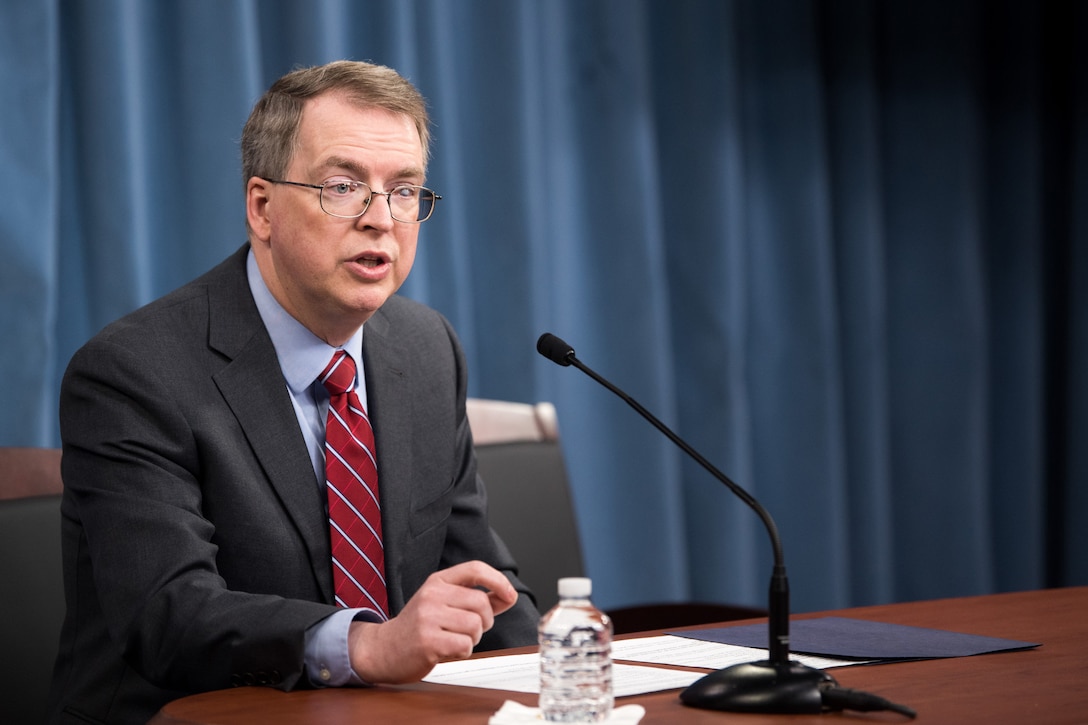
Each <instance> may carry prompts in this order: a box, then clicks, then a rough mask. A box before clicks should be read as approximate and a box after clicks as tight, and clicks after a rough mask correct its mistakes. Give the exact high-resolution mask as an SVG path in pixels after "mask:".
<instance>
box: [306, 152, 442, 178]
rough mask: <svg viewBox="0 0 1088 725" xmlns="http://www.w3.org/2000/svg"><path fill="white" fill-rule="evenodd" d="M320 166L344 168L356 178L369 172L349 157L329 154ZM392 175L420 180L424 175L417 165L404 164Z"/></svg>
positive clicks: (362, 176) (324, 167) (364, 176)
mask: <svg viewBox="0 0 1088 725" xmlns="http://www.w3.org/2000/svg"><path fill="white" fill-rule="evenodd" d="M320 168H323V169H333V168H337V169H345V170H346V171H349V172H351V174H353V175H354V176H355V177H356V178H358V179H363V178H366V176H367V174H368V173H369V169H368V168H367V167H366V166H362V165H360V164H358V163H356V162H355V161H352V160H351V159H347V158H344V157H342V156H330V157H329V158H327V159H325V161H324V162H323V163H322V164H321V166H320ZM392 176H393V178H396V179H403V178H413V179H419V180H420V182H422V181H423V177H424V175H423V170H422V169H420V168H419V167H418V166H406V167H404V168H402V169H400V170H399V171H397V172H396V173H394V174H393V175H392Z"/></svg>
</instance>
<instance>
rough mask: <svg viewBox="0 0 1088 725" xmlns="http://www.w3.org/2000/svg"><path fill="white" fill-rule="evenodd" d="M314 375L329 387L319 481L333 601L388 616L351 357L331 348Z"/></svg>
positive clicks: (368, 434) (370, 446)
mask: <svg viewBox="0 0 1088 725" xmlns="http://www.w3.org/2000/svg"><path fill="white" fill-rule="evenodd" d="M319 379H320V381H321V383H322V384H323V385H324V386H325V389H326V390H328V391H329V415H328V418H327V419H326V423H325V485H326V489H327V493H328V496H329V532H330V543H331V545H332V575H333V576H332V578H333V585H334V588H335V590H336V603H337V604H339V605H340V606H341V607H347V608H355V607H367V608H370V609H375V610H377V611H378V612H380V613H381V615H382V617H383V618H388V616H389V606H388V603H387V598H386V590H385V554H384V552H383V550H382V516H381V507H380V505H379V503H378V466H377V463H376V459H375V457H374V431H373V429H371V427H370V420H369V419H368V418H367V415H366V411H364V410H363V406H362V404H361V403H360V402H359V396H358V395H356V394H355V362H354V361H353V360H352V359H351V356H350V355H348V354H347V353H346V352H344V351H343V350H337V351H336V353H335V354H333V356H332V360H331V361H330V362H329V365H328V367H326V368H325V371H324V372H323V373H321V377H320V378H319Z"/></svg>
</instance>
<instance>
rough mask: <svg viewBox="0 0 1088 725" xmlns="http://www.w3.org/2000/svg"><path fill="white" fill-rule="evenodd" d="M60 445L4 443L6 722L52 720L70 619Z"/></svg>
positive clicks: (0, 606)
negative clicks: (56, 666) (54, 679)
mask: <svg viewBox="0 0 1088 725" xmlns="http://www.w3.org/2000/svg"><path fill="white" fill-rule="evenodd" d="M60 493H61V479H60V450H59V449H55V448H0V592H2V593H0V622H2V624H0V722H2V723H40V722H44V721H45V710H46V698H47V696H48V693H49V680H50V678H51V676H52V673H53V660H54V659H55V658H56V654H57V643H58V641H59V639H60V627H61V623H62V621H63V620H64V607H65V605H64V584H63V580H62V577H61V557H60Z"/></svg>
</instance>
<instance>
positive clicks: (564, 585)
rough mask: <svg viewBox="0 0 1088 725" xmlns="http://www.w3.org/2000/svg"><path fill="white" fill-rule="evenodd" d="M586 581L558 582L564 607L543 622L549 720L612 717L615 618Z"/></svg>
mask: <svg viewBox="0 0 1088 725" xmlns="http://www.w3.org/2000/svg"><path fill="white" fill-rule="evenodd" d="M592 591H593V584H592V582H591V581H590V580H589V579H586V578H584V577H569V578H564V579H560V580H559V603H558V604H556V605H555V607H553V608H552V610H551V611H550V612H548V613H547V614H545V615H544V616H543V617H542V618H541V620H540V629H539V631H538V634H539V636H538V640H539V642H540V711H541V714H543V716H544V719H545V720H547V721H549V722H600V721H602V720H607V719H608V716H609V715H610V714H611V713H612V700H613V698H612V620H610V619H609V618H608V615H607V614H605V613H604V612H602V611H600V610H599V609H597V608H596V607H594V606H593V603H592V602H591V601H590V599H589V596H590V594H591V593H592Z"/></svg>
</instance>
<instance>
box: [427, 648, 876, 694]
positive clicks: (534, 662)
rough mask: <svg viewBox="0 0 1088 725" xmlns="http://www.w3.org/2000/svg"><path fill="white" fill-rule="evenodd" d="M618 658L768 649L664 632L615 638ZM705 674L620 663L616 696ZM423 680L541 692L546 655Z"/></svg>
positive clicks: (698, 658) (748, 653)
mask: <svg viewBox="0 0 1088 725" xmlns="http://www.w3.org/2000/svg"><path fill="white" fill-rule="evenodd" d="M612 659H613V660H628V661H631V662H643V663H646V664H654V665H674V666H676V667H699V668H702V669H705V670H719V669H722V668H724V667H729V666H731V665H738V664H742V663H745V662H757V661H759V660H765V659H767V650H765V649H758V648H754V647H738V646H737V645H732V644H721V643H718V642H704V641H701V640H697V639H689V638H687V637H677V636H674V635H668V634H663V635H659V636H656V637H640V638H638V639H621V640H616V641H614V642H613V643H612ZM790 659H791V660H796V661H797V662H800V663H801V664H804V665H808V666H809V667H816V668H818V669H824V668H827V667H842V666H845V665H856V664H860V663H859V662H858V661H857V660H837V659H830V658H828V657H815V656H812V655H799V654H792V653H791V655H790ZM705 674H706V673H705V672H688V671H684V670H670V669H664V668H661V667H646V666H642V665H629V664H615V663H614V664H613V665H612V690H613V694H614V695H615V696H616V697H628V696H630V695H641V694H644V693H647V692H657V691H659V690H671V689H674V688H682V687H687V686H688V685H690V684H691V683H693V682H695V681H696V680H698V679H699V678H700V677H702V676H703V675H705ZM423 680H424V682H434V683H437V684H442V685H461V686H463V687H483V688H487V689H491V690H511V691H513V692H533V693H535V692H540V655H538V654H537V653H535V652H534V653H531V654H523V655H500V656H497V657H483V658H481V659H470V660H460V661H458V662H444V663H441V664H439V665H436V666H435V668H434V669H433V670H431V673H430V674H429V675H427V676H426V677H424V678H423Z"/></svg>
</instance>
